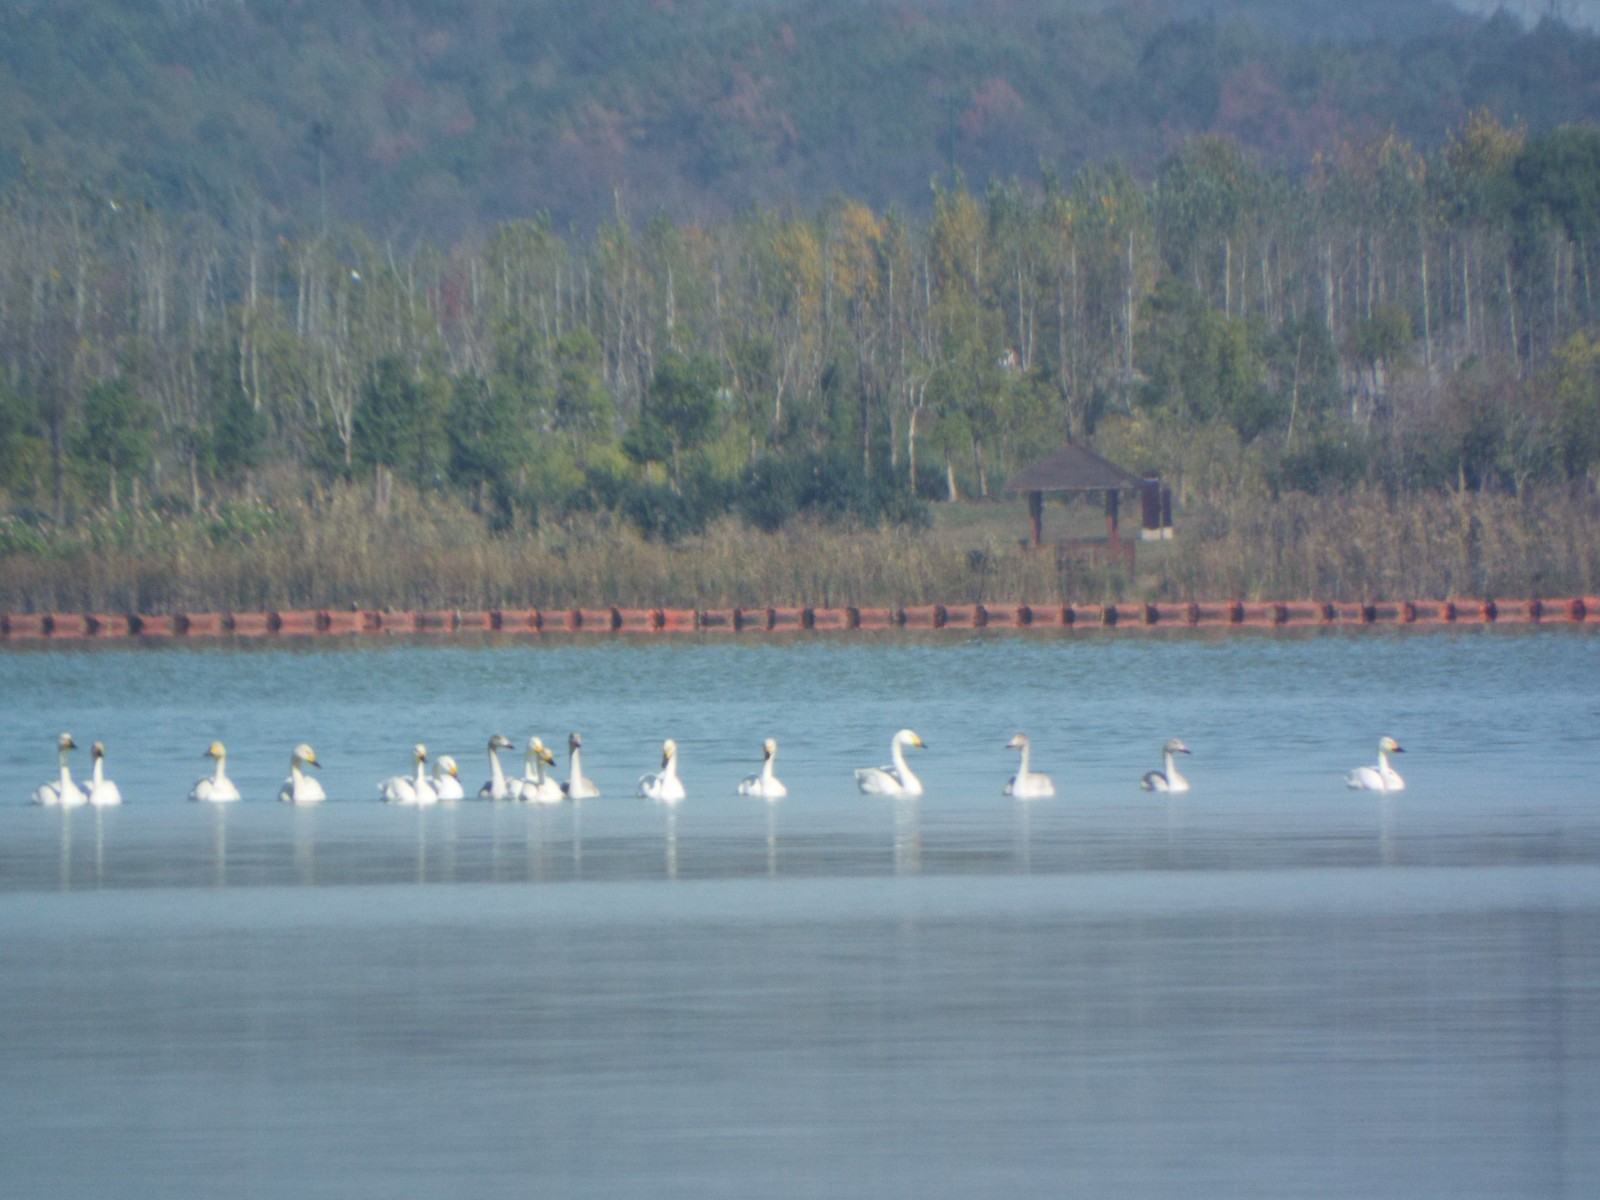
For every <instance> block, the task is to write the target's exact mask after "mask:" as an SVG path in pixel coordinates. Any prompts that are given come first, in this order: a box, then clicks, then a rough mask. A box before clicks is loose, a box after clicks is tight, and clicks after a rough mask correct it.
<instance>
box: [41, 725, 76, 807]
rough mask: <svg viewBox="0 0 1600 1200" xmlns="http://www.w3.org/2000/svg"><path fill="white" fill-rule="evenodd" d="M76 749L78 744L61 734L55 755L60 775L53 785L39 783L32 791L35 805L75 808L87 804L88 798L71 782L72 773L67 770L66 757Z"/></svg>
mask: <svg viewBox="0 0 1600 1200" xmlns="http://www.w3.org/2000/svg"><path fill="white" fill-rule="evenodd" d="M77 748H78V743H77V742H75V741H73V740H72V735H71V734H70V733H63V734H62V735H61V736H60V737H58V738H57V739H56V754H57V757H58V758H59V760H60V762H61V773H60V774H59V775H58V776H57V777H56V780H55V782H54V783H41V784H40V785H39V786H38V787H37V788H35V789H34V792H33V802H34V803H35V804H43V805H47V806H51V807H53V806H55V805H60V806H61V807H62V808H77V807H78V806H79V805H80V804H87V803H88V801H89V797H88V796H87V795H86V794H85V793H84V790H83V789H82V788H80V787H79V786H78V785H77V784H75V783H73V782H72V772H71V771H69V770H67V755H68V754H70V753H71V752H72V751H74V750H76V749H77Z"/></svg>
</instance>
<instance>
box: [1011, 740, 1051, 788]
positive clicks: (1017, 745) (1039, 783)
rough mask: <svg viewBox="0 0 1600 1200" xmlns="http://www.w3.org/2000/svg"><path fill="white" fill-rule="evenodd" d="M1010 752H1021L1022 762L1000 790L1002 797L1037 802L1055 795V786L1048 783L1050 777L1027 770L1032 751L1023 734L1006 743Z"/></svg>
mask: <svg viewBox="0 0 1600 1200" xmlns="http://www.w3.org/2000/svg"><path fill="white" fill-rule="evenodd" d="M1006 748H1007V749H1010V750H1020V751H1022V762H1021V763H1020V764H1019V765H1018V767H1017V773H1016V774H1015V775H1013V776H1012V777H1011V778H1010V779H1008V780H1007V781H1006V786H1005V787H1003V788H1001V789H1000V794H1001V795H1002V796H1015V797H1016V798H1017V799H1018V800H1038V799H1042V798H1043V797H1045V796H1054V795H1055V794H1056V785H1055V784H1053V783H1051V782H1050V776H1048V775H1046V774H1044V773H1043V772H1041V771H1030V770H1029V769H1028V757H1029V753H1030V751H1031V749H1032V746H1031V744H1030V743H1029V741H1028V735H1027V734H1025V733H1017V734H1013V735H1012V737H1011V740H1010V741H1009V742H1007V743H1006Z"/></svg>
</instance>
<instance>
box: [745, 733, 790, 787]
mask: <svg viewBox="0 0 1600 1200" xmlns="http://www.w3.org/2000/svg"><path fill="white" fill-rule="evenodd" d="M777 756H778V743H777V740H776V739H774V738H768V739H767V740H766V741H764V742H762V743H761V772H760V774H758V775H746V776H745V777H744V778H743V779H741V780H740V781H739V795H741V796H762V797H765V798H766V799H768V800H776V799H778V797H780V796H787V795H788V794H789V789H788V788H786V787H784V786H783V781H782V780H780V779H779V778H778V777H777V776H776V775H774V774H773V773H772V760H773V759H775V758H776V757H777Z"/></svg>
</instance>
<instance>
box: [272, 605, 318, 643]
mask: <svg viewBox="0 0 1600 1200" xmlns="http://www.w3.org/2000/svg"><path fill="white" fill-rule="evenodd" d="M318 615H319V614H318V613H317V612H316V611H315V610H314V609H305V608H292V609H287V610H284V611H280V612H274V613H269V614H268V616H267V627H268V628H269V629H271V630H272V631H273V632H274V633H282V634H288V635H290V636H293V637H302V636H305V635H308V634H313V633H316V632H318V620H317V617H318Z"/></svg>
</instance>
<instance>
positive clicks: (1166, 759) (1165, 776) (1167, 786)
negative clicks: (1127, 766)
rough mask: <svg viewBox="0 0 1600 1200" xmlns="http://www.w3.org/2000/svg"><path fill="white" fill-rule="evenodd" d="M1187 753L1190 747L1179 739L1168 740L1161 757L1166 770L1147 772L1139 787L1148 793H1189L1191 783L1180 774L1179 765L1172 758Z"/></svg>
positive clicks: (1162, 749) (1162, 748)
mask: <svg viewBox="0 0 1600 1200" xmlns="http://www.w3.org/2000/svg"><path fill="white" fill-rule="evenodd" d="M1187 753H1189V747H1187V746H1185V745H1184V744H1183V743H1182V742H1181V741H1179V740H1178V739H1177V738H1168V739H1167V740H1166V743H1165V744H1164V745H1163V746H1162V747H1161V757H1162V760H1163V763H1164V765H1165V768H1166V769H1165V770H1162V771H1146V772H1145V773H1144V778H1143V779H1141V780H1139V786H1140V787H1142V788H1143V789H1144V790H1145V791H1147V792H1187V791H1188V790H1189V781H1188V780H1187V779H1185V778H1184V777H1183V776H1182V775H1180V774H1178V764H1177V763H1176V762H1174V761H1173V758H1172V756H1173V755H1174V754H1187Z"/></svg>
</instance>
